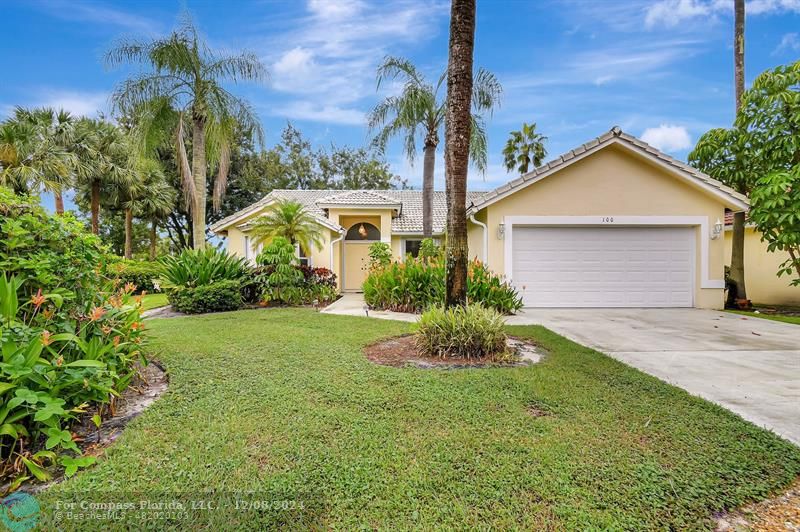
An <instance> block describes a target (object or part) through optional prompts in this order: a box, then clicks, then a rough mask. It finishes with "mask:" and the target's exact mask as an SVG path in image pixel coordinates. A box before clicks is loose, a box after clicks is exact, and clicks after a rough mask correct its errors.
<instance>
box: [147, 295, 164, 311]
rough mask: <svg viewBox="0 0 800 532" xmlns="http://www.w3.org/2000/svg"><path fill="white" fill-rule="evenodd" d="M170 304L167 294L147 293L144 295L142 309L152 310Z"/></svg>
mask: <svg viewBox="0 0 800 532" xmlns="http://www.w3.org/2000/svg"><path fill="white" fill-rule="evenodd" d="M166 305H169V301H167V294H145V295H144V296H142V309H144V310H150V309H154V308H158V307H164V306H166Z"/></svg>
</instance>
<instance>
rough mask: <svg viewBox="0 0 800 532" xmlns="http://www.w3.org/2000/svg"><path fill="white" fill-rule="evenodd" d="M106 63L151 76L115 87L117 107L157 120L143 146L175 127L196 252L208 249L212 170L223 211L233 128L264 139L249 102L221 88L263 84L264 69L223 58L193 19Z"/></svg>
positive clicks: (148, 126)
mask: <svg viewBox="0 0 800 532" xmlns="http://www.w3.org/2000/svg"><path fill="white" fill-rule="evenodd" d="M106 62H107V63H108V64H109V65H111V66H116V65H120V64H122V63H141V64H145V65H148V66H149V67H150V68H151V70H150V71H149V72H145V73H142V74H139V75H137V76H134V77H132V78H130V79H128V80H127V81H125V82H124V83H122V84H121V85H120V86H119V87H117V89H116V90H115V91H114V94H113V95H112V102H113V105H114V108H115V109H116V110H117V111H120V112H121V113H122V114H123V115H127V116H133V115H134V114H135V113H140V112H142V111H146V114H145V116H149V117H151V118H153V119H152V120H145V121H143V122H142V123H140V124H139V126H138V129H139V132H140V134H141V138H151V136H152V134H153V131H152V128H161V127H163V126H164V125H165V123H169V124H170V127H171V131H173V132H174V139H175V149H176V155H177V160H178V168H179V170H180V176H181V181H182V183H183V188H184V193H185V195H186V199H187V206H188V207H189V210H190V212H191V215H192V232H193V234H192V241H193V246H194V247H195V248H201V247H203V246H205V239H206V186H207V184H206V174H207V171H208V164H211V166H212V167H213V166H216V168H217V177H216V180H215V182H214V189H213V196H212V198H213V202H212V203H213V206H214V208H217V209H218V208H219V206H220V203H221V200H222V197H223V195H224V193H225V189H226V187H227V179H228V169H229V165H230V153H231V144H232V143H233V142H234V139H235V126H236V125H237V124H239V125H241V127H243V128H244V129H245V130H251V131H253V132H254V133H255V134H256V135H257V137H258V138H259V140H260V138H261V126H260V124H259V122H258V118H257V117H256V114H255V112H254V111H253V110H252V108H251V107H250V105H249V104H248V103H247V102H246V101H245V100H243V99H241V98H239V97H237V96H234V95H233V94H231V93H230V92H228V91H227V90H226V89H225V88H224V87H223V86H222V81H223V80H229V81H232V82H238V81H242V80H249V81H259V80H262V79H264V78H265V77H266V68H265V67H264V65H263V64H262V63H261V61H260V60H259V59H258V57H256V55H255V54H252V53H242V54H238V55H226V54H221V53H218V52H215V51H213V50H211V49H210V48H209V47H208V46H207V45H206V43H205V42H204V41H203V40H202V39H201V37H200V36H199V35H198V32H197V29H196V28H195V27H194V25H193V24H192V22H191V20H189V19H188V18H187V19H185V20H184V21H183V22H182V23H181V24H180V26H179V27H178V28H177V29H176V30H174V31H173V32H172V33H171V34H170V35H169V36H167V37H165V38H160V39H152V40H145V41H141V40H131V41H124V42H121V43H119V44H118V45H117V46H116V47H114V48H113V49H112V50H110V51H109V52H108V53H107V54H106ZM156 118H158V119H156ZM187 131H191V145H192V157H191V160H190V159H189V157H188V154H187V152H186V144H185V143H186V138H187ZM190 165H191V166H190Z"/></svg>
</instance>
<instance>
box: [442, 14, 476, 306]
mask: <svg viewBox="0 0 800 532" xmlns="http://www.w3.org/2000/svg"><path fill="white" fill-rule="evenodd" d="M474 47H475V0H452V3H451V7H450V46H449V49H450V54H449V55H450V57H449V60H448V62H447V119H446V127H445V154H444V160H445V175H446V176H447V207H448V208H447V265H446V267H447V281H446V294H445V306H447V307H453V306H464V305H466V304H467V261H468V256H469V249H468V247H467V212H466V210H467V209H466V204H467V170H468V167H469V155H470V148H471V146H470V145H471V144H472V142H471V137H472V135H471V126H472V123H473V122H474V120H473V119H472V114H471V110H472V107H473V106H474V103H473V102H472V98H473V97H474V88H473V86H472V82H473V81H472V53H473V48H474Z"/></svg>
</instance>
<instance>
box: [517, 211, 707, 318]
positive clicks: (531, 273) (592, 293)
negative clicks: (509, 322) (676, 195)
mask: <svg viewBox="0 0 800 532" xmlns="http://www.w3.org/2000/svg"><path fill="white" fill-rule="evenodd" d="M512 237H513V240H512V279H513V282H514V285H515V286H516V287H517V289H518V290H519V291H520V293H521V295H522V298H523V301H524V303H525V306H528V307H691V306H693V293H694V290H693V286H694V283H693V279H694V263H695V250H694V241H695V231H694V229H693V228H691V227H514V228H513V234H512Z"/></svg>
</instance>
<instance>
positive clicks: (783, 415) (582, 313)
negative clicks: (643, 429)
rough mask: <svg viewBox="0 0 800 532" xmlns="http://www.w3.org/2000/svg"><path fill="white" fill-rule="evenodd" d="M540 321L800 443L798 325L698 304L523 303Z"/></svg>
mask: <svg viewBox="0 0 800 532" xmlns="http://www.w3.org/2000/svg"><path fill="white" fill-rule="evenodd" d="M508 323H509V324H510V325H522V324H541V325H544V326H545V327H547V328H548V329H551V330H553V331H556V332H557V333H559V334H561V335H563V336H566V337H567V338H570V339H571V340H574V341H575V342H578V343H580V344H583V345H586V346H589V347H592V348H594V349H597V350H598V351H602V352H604V353H607V354H609V355H611V356H612V357H614V358H616V359H618V360H621V361H622V362H624V363H626V364H629V365H631V366H634V367H636V368H639V369H640V370H642V371H646V372H647V373H650V374H651V375H654V376H656V377H658V378H660V379H662V380H664V381H666V382H669V383H671V384H674V385H676V386H680V387H681V388H684V389H685V390H687V391H688V392H690V393H692V394H695V395H699V396H701V397H704V398H705V399H708V400H710V401H714V402H715V403H717V404H719V405H722V406H724V407H725V408H728V409H730V410H732V411H734V412H736V413H737V414H739V415H741V416H742V417H743V418H745V419H747V420H750V421H752V422H753V423H755V424H757V425H760V426H762V427H766V428H768V429H770V430H772V431H774V432H776V433H777V434H780V435H781V436H783V437H785V438H787V439H789V440H791V441H793V442H794V443H797V444H800V326H798V325H793V324H788V323H780V322H776V321H769V320H765V319H760V318H748V317H744V316H739V315H737V314H730V313H726V312H719V311H711V310H700V309H525V310H524V311H523V312H522V313H520V314H518V315H516V316H513V317H511V318H509V320H508Z"/></svg>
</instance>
